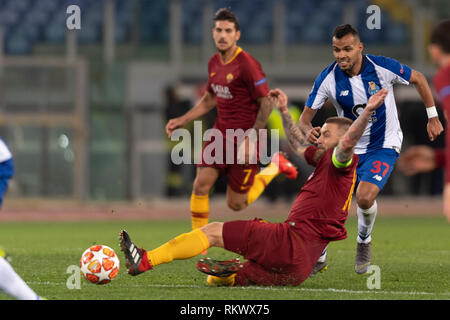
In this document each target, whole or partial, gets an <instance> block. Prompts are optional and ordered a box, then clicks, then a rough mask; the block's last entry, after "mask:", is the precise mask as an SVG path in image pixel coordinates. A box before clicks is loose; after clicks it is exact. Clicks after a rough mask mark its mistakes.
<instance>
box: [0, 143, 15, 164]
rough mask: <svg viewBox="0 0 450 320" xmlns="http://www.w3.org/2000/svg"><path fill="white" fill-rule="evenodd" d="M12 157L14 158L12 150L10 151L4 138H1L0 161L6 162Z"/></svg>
mask: <svg viewBox="0 0 450 320" xmlns="http://www.w3.org/2000/svg"><path fill="white" fill-rule="evenodd" d="M11 158H12V154H11V151H9V149H8V146H7V145H6V143H5V142H4V141H3V139H2V138H0V162H4V161H6V160H9V159H11Z"/></svg>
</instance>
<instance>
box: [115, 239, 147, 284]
mask: <svg viewBox="0 0 450 320" xmlns="http://www.w3.org/2000/svg"><path fill="white" fill-rule="evenodd" d="M120 248H121V250H122V251H123V253H124V254H125V259H126V260H127V263H126V266H127V268H128V273H129V274H131V275H132V276H137V275H138V274H141V273H143V272H145V271H147V270H150V269H152V265H151V264H150V261H149V260H148V257H147V251H145V250H144V249H143V248H138V247H136V246H135V245H134V243H133V242H131V239H130V236H129V235H128V233H127V232H126V231H125V230H122V231H120Z"/></svg>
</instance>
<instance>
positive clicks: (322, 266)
mask: <svg viewBox="0 0 450 320" xmlns="http://www.w3.org/2000/svg"><path fill="white" fill-rule="evenodd" d="M327 269H328V261H327V248H325V249H324V250H323V252H322V254H321V255H320V257H319V259H318V260H317V262H316V265H315V266H314V268H313V270H312V271H311V273H310V274H309V277H310V278H312V277H314V276H315V275H316V274H317V273H319V272H324V271H327Z"/></svg>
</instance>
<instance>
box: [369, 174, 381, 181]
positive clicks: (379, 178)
mask: <svg viewBox="0 0 450 320" xmlns="http://www.w3.org/2000/svg"><path fill="white" fill-rule="evenodd" d="M372 179H375V180H377V181H381V180H382V179H383V178H382V177H381V176H379V175H377V174H376V175H374V176H373V177H372Z"/></svg>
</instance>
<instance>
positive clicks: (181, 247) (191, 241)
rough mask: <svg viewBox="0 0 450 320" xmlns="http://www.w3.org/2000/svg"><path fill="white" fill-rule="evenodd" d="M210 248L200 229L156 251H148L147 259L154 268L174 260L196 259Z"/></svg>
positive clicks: (183, 235) (182, 235)
mask: <svg viewBox="0 0 450 320" xmlns="http://www.w3.org/2000/svg"><path fill="white" fill-rule="evenodd" d="M208 248H209V241H208V238H207V237H206V235H205V233H204V232H203V231H202V230H200V229H195V230H192V231H191V232H188V233H183V234H180V235H179V236H178V237H176V238H174V239H172V240H170V241H169V242H166V243H165V244H163V245H162V246H160V247H158V248H156V249H154V250H151V251H147V257H148V260H149V261H150V264H151V265H152V267H156V266H157V265H160V264H162V263H169V262H172V261H173V260H183V259H189V258H192V257H195V256H196V255H198V254H200V253H201V252H202V251H203V250H206V249H208Z"/></svg>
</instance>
